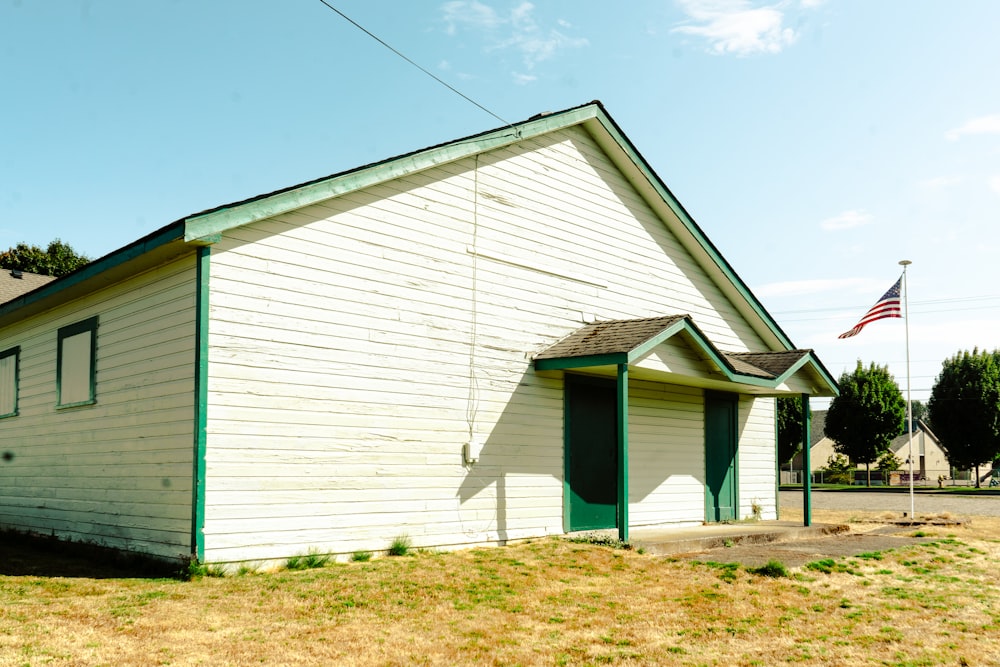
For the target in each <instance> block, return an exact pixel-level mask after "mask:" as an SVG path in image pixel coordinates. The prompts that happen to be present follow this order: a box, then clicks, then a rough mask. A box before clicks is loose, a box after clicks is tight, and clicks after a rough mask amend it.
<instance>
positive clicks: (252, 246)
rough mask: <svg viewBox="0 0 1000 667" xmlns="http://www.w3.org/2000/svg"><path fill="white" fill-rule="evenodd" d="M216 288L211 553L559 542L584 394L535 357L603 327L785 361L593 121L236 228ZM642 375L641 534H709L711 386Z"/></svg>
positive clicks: (217, 259) (688, 365)
mask: <svg viewBox="0 0 1000 667" xmlns="http://www.w3.org/2000/svg"><path fill="white" fill-rule="evenodd" d="M511 258H513V259H511ZM514 260H516V261H514ZM211 286H212V295H211V308H210V314H211V322H210V338H209V341H210V353H209V359H210V373H209V375H210V377H209V392H210V405H211V408H210V410H209V422H208V437H209V442H210V447H209V453H208V461H207V465H208V479H209V481H208V487H207V492H206V498H207V506H206V525H205V531H206V556H207V558H208V559H209V560H232V559H244V558H249V559H268V558H281V557H287V556H288V555H290V554H292V553H296V552H305V551H306V550H308V549H310V548H319V549H321V550H328V551H333V552H337V553H350V552H352V551H354V550H359V549H365V550H379V549H384V548H386V547H387V546H388V544H389V543H390V542H391V541H392V539H393V538H394V537H396V536H397V534H399V533H400V532H407V533H408V534H409V536H410V537H411V539H412V540H413V543H414V544H415V545H416V546H446V545H456V544H467V543H474V542H484V541H503V540H506V539H512V538H513V537H518V536H532V535H545V534H552V533H560V532H562V526H563V396H562V379H561V377H559V376H558V374H556V375H555V376H554V377H540V376H538V375H536V374H535V373H534V372H533V371H532V369H531V356H532V355H533V354H534V353H536V352H538V351H539V350H541V349H544V348H545V347H546V346H548V345H550V344H552V343H553V342H555V341H556V340H558V339H560V338H562V337H563V336H565V335H566V334H568V333H570V332H571V331H573V330H575V329H576V328H578V327H579V326H581V325H582V324H583V317H584V314H585V313H587V314H592V315H594V316H596V317H598V318H600V319H618V318H634V317H648V316H658V315H664V314H680V313H687V314H691V315H692V317H693V318H694V319H695V321H696V322H697V324H698V326H699V327H701V328H702V330H703V331H704V332H705V333H706V335H708V336H709V337H710V338H711V339H712V340H713V341H714V342H715V343H716V344H717V345H719V347H720V348H721V349H724V350H727V351H746V350H761V349H763V348H762V343H761V341H760V340H759V339H758V338H757V336H756V335H755V334H754V333H753V332H752V329H751V327H750V326H749V325H748V324H747V323H746V322H744V321H743V320H742V318H741V317H740V316H739V315H738V313H737V311H736V309H735V308H734V307H733V306H732V304H730V303H729V302H728V300H727V299H726V297H725V296H723V294H722V292H721V291H720V289H719V288H718V287H717V286H715V285H714V283H713V282H712V280H711V279H710V278H709V277H708V274H706V273H705V271H703V270H702V269H701V268H700V267H699V266H698V265H697V263H696V262H694V261H693V260H692V259H691V257H690V256H689V255H688V253H687V251H686V249H685V248H684V247H683V244H682V243H681V242H679V241H678V239H677V238H676V237H674V236H673V234H672V233H671V232H670V231H669V230H668V229H667V228H666V227H665V226H664V225H663V223H662V221H660V220H659V219H658V218H657V217H656V216H655V214H654V213H653V212H652V211H651V210H650V209H649V207H648V206H647V205H646V204H645V203H644V202H643V200H642V199H641V197H639V196H638V195H637V193H636V192H635V191H634V189H633V188H632V187H631V185H629V183H628V182H627V181H626V180H625V179H624V178H623V177H622V176H621V174H620V173H618V172H617V170H616V169H615V168H614V167H613V166H612V165H611V164H610V163H609V162H608V160H607V159H606V157H605V156H604V155H603V153H602V152H601V151H600V149H599V148H598V147H597V146H596V145H595V144H594V143H593V141H592V140H591V139H590V138H589V136H588V135H587V134H586V133H585V132H583V131H581V130H569V131H565V132H560V133H556V134H554V135H552V136H549V137H541V138H537V139H535V140H532V141H527V142H524V143H523V144H520V145H518V146H513V147H508V148H506V149H503V150H501V151H497V152H496V153H494V154H489V155H483V156H480V157H479V158H478V159H477V158H469V159H466V160H463V161H460V162H457V163H452V164H448V165H445V166H443V167H438V168H435V169H431V170H428V171H425V172H422V173H419V174H412V175H410V176H407V177H405V178H403V179H400V180H398V181H394V182H390V183H386V184H382V185H379V186H375V187H371V188H368V189H366V190H363V191H359V192H353V193H350V194H348V195H345V196H343V197H341V198H338V199H334V200H329V201H326V202H324V203H323V204H321V205H315V206H310V207H308V208H305V209H301V210H299V211H295V212H292V213H288V214H284V215H281V216H278V217H276V218H273V219H268V220H262V221H260V222H257V223H253V224H251V225H247V226H244V227H242V228H239V229H235V230H232V231H231V232H227V233H226V234H225V235H224V238H223V239H222V241H221V242H220V243H218V244H217V245H215V246H214V247H213V250H212V261H211ZM653 356H655V357H656V358H655V359H653V360H651V361H650V362H649V363H650V366H651V367H656V368H660V367H662V366H663V365H669V366H670V367H671V368H672V369H674V370H675V371H676V372H677V373H705V374H710V373H709V372H708V371H706V370H705V363H704V362H702V361H701V360H700V359H698V358H697V355H696V354H694V353H693V352H692V351H691V350H690V348H689V347H687V346H685V345H684V344H682V342H681V341H677V342H676V343H674V342H671V343H670V344H668V345H667V346H665V347H664V349H663V350H659V351H657V353H656V355H653ZM713 377H714V376H713ZM633 384H634V385H635V386H634V388H633V389H632V391H633V392H634V396H633V398H632V400H631V403H630V418H631V420H632V424H631V431H630V437H631V447H632V450H631V451H632V455H631V456H632V458H631V463H632V486H631V504H632V507H631V512H632V517H633V523H634V525H645V524H654V523H663V522H672V521H673V522H693V521H700V520H702V519H703V518H704V427H703V421H704V402H703V397H702V392H701V390H698V389H694V388H690V387H680V386H669V385H663V384H657V383H651V382H642V381H637V382H635V383H633ZM470 437H474V438H476V439H478V440H481V442H482V443H483V446H482V453H481V456H480V460H479V462H478V463H476V464H475V465H472V466H471V467H470V466H468V465H466V464H465V463H464V459H463V446H464V445H465V444H466V443H467V441H468V440H469V438H470ZM755 437H756V436H755ZM750 441H751V445H749V446H751V447H752V446H755V444H754V443H756V440H754V438H750ZM772 441H773V430H772ZM751 458H753V457H751ZM752 467H753V466H752V465H750V464H748V470H749V469H750V468H752ZM771 478H772V480H773V472H772V474H771ZM754 488H756V487H754ZM772 495H773V491H772Z"/></svg>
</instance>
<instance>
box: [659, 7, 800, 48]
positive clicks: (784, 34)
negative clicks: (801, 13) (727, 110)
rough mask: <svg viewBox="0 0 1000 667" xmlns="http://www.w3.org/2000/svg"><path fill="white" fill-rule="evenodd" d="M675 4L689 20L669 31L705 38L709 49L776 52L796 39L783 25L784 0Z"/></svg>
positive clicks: (791, 31) (796, 36)
mask: <svg viewBox="0 0 1000 667" xmlns="http://www.w3.org/2000/svg"><path fill="white" fill-rule="evenodd" d="M677 4H678V6H679V7H680V9H681V11H683V12H684V13H685V14H687V16H688V19H689V22H688V23H687V24H685V25H680V26H677V27H676V28H674V29H673V30H672V31H671V32H676V33H680V34H684V35H694V36H696V37H703V38H705V39H706V40H707V41H708V43H709V51H710V52H712V53H717V54H729V53H731V54H736V55H740V56H748V55H753V54H757V53H779V52H780V51H781V50H782V49H784V48H785V47H786V46H789V45H791V44H794V43H795V41H796V40H797V39H798V33H796V32H795V31H794V30H792V29H791V28H787V27H785V26H784V19H785V9H784V8H785V6H786V5H787V3H779V4H774V5H763V6H754V3H751V2H750V0H678V2H677ZM817 4H818V3H816V2H803V3H802V6H803V7H811V6H816V5H817Z"/></svg>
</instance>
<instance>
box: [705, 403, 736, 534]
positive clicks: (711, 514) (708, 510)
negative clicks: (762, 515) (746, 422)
mask: <svg viewBox="0 0 1000 667" xmlns="http://www.w3.org/2000/svg"><path fill="white" fill-rule="evenodd" d="M711 401H718V402H723V401H724V402H726V403H729V404H730V405H731V406H732V411H733V412H732V420H731V422H730V425H729V426H730V428H729V433H728V435H727V440H728V441H729V444H731V446H732V451H733V458H732V462H731V464H730V466H729V468H728V471H727V472H726V477H729V478H731V479H730V481H731V488H732V497H733V517H732V519H733V520H735V519H738V518H739V498H740V487H739V479H740V475H739V435H738V432H737V431H738V429H737V422H738V421H739V410H740V402H739V395H738V394H729V393H722V392H712V391H709V392H705V409H704V423H705V520H706V521H707V522H709V523H715V522H717V521H718V519H716V518H715V514H716V512H715V505H714V502H715V501H714V499H713V498H714V496H713V494H712V491H711V488H710V485H709V474H710V473H709V467H710V463H709V454H710V452H709V447H710V445H711V443H710V442H709V439H708V410H709V402H711Z"/></svg>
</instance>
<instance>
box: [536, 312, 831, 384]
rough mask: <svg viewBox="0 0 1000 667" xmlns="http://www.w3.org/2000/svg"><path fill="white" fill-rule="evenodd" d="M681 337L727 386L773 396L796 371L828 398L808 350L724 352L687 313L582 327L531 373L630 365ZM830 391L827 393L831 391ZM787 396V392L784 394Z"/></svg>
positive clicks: (824, 378)
mask: <svg viewBox="0 0 1000 667" xmlns="http://www.w3.org/2000/svg"><path fill="white" fill-rule="evenodd" d="M681 333H683V334H685V336H684V339H685V340H686V341H687V342H688V344H689V345H690V346H691V347H693V348H694V349H695V350H696V351H697V352H698V353H699V356H701V357H702V358H704V359H705V360H706V361H707V363H708V364H709V365H710V366H712V367H714V368H713V370H714V371H716V372H718V373H720V374H721V375H722V376H723V377H724V378H725V381H727V382H734V383H737V384H742V385H750V386H752V387H753V388H754V389H753V391H754V392H755V393H767V392H769V390H774V391H775V392H776V393H781V392H778V388H779V387H780V385H782V384H783V383H785V382H786V381H787V380H788V379H789V378H790V377H791V376H792V375H794V374H796V373H797V372H798V371H800V370H807V371H808V372H810V373H811V374H813V375H814V377H815V376H818V378H819V382H818V384H819V385H825V386H822V387H821V388H819V389H816V390H814V391H813V392H812V393H814V394H820V395H832V394H835V393H836V383H835V382H834V381H833V378H832V377H831V376H830V374H829V372H827V370H826V368H824V367H823V364H822V363H820V361H819V359H817V358H816V357H815V355H814V354H813V351H812V350H783V351H778V352H750V353H747V352H741V353H732V352H723V351H721V350H719V348H718V347H716V346H715V344H714V343H712V341H711V340H709V338H708V337H707V336H706V335H705V334H704V332H702V330H701V329H700V328H698V326H697V325H696V324H695V323H694V320H693V319H691V316H690V315H664V316H661V317H649V318H640V319H633V320H608V321H603V322H593V323H591V324H586V325H584V326H582V327H580V328H579V329H577V330H576V331H573V332H572V333H570V334H569V335H568V336H566V337H565V338H563V339H562V340H560V341H558V342H556V343H554V344H553V345H550V346H549V347H548V348H546V349H545V350H543V351H541V352H539V353H538V354H536V355H535V358H534V364H535V369H536V370H540V371H545V370H567V369H571V368H572V369H587V368H590V369H593V368H597V367H601V366H612V365H618V364H632V363H635V362H636V361H638V360H639V359H640V358H641V357H643V356H645V355H646V354H648V353H649V352H651V351H652V350H653V349H654V348H655V347H656V346H658V345H660V344H662V343H664V342H665V341H667V340H668V339H670V338H672V337H674V336H676V335H678V334H681ZM831 392H832V393H831ZM785 393H787V390H785Z"/></svg>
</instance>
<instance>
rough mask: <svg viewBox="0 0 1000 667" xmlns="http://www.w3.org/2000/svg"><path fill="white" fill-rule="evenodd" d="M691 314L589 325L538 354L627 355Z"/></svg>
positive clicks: (552, 356)
mask: <svg viewBox="0 0 1000 667" xmlns="http://www.w3.org/2000/svg"><path fill="white" fill-rule="evenodd" d="M686 317H687V315H665V316H663V317H650V318H646V319H638V320H607V321H604V322H594V323H592V324H587V325H585V326H583V327H581V328H579V329H577V330H576V331H574V332H573V333H571V334H570V335H568V336H566V337H565V338H563V339H562V340H561V341H559V342H558V343H556V344H554V345H552V346H551V347H549V348H547V349H545V350H543V351H542V352H540V353H538V354H537V355H535V359H562V358H566V357H589V356H592V355H600V354H627V353H628V352H630V351H632V350H634V349H635V348H637V347H639V346H640V345H642V344H643V343H645V342H646V341H648V340H651V339H652V338H654V337H655V336H656V335H657V334H658V333H660V332H661V331H663V330H664V329H666V328H667V327H669V326H670V325H672V324H676V323H677V322H680V321H681V320H683V319H684V318H686Z"/></svg>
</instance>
